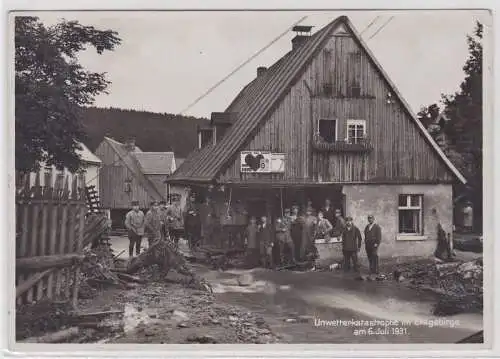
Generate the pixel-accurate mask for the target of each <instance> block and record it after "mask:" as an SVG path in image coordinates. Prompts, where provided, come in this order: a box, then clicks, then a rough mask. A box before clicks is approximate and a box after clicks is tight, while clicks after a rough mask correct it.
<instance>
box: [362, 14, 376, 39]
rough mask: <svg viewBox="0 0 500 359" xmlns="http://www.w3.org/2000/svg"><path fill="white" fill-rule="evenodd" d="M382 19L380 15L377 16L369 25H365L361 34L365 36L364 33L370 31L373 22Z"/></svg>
mask: <svg viewBox="0 0 500 359" xmlns="http://www.w3.org/2000/svg"><path fill="white" fill-rule="evenodd" d="M378 19H380V15H378V16H376V17H375V18H374V19H373V20H372V21H371V22H370V23H369V24H368V26H367V27H365V29H364V30H363V31H361V33H360V34H359V35H360V36H363V34H364V33H365V32H366V31H368V30H369V29H370V27H372V26H373V24H375V22H376V21H377V20H378Z"/></svg>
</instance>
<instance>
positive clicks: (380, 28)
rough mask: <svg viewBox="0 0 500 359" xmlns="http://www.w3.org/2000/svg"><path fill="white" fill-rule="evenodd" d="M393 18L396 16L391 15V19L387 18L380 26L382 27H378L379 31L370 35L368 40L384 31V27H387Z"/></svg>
mask: <svg viewBox="0 0 500 359" xmlns="http://www.w3.org/2000/svg"><path fill="white" fill-rule="evenodd" d="M392 19H394V16H391V17H390V18H389V20H387V21H386V22H385V23H384V24H383V25H382V26H380V27H379V28H378V29H377V31H375V33H374V34H373V35H372V36H370V37H369V38H368V40H371V39H373V38H374V37H375V36H376V35H377V34H378V33H379V32H380V31H382V29H383V28H384V27H386V26H387V24H389V23H390V22H391V20H392Z"/></svg>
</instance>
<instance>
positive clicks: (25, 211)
mask: <svg viewBox="0 0 500 359" xmlns="http://www.w3.org/2000/svg"><path fill="white" fill-rule="evenodd" d="M18 206H21V209H22V217H21V218H20V222H21V223H20V227H21V230H22V233H21V237H20V241H21V244H20V248H19V257H21V258H22V257H25V256H26V255H27V254H28V252H27V247H28V238H29V228H30V227H29V225H28V223H29V216H28V215H29V205H28V204H26V203H23V204H18ZM18 220H19V218H18ZM16 273H17V272H16ZM16 276H17V274H16ZM26 279H28V276H27V275H20V276H19V281H18V283H19V284H21V283H22V282H24V281H25V280H26ZM23 301H24V300H23V298H19V304H21V303H22V302H23Z"/></svg>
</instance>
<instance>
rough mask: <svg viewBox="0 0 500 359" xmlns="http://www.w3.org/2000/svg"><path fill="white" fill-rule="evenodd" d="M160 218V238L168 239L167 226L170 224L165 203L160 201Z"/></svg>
mask: <svg viewBox="0 0 500 359" xmlns="http://www.w3.org/2000/svg"><path fill="white" fill-rule="evenodd" d="M160 216H161V222H162V226H161V237H162V238H164V239H165V238H168V237H169V231H168V224H169V222H170V220H169V219H170V218H169V215H168V208H167V202H166V201H160Z"/></svg>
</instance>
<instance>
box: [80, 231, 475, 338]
mask: <svg viewBox="0 0 500 359" xmlns="http://www.w3.org/2000/svg"><path fill="white" fill-rule="evenodd" d="M127 244H128V242H127V240H126V239H125V238H119V239H114V240H113V248H114V251H115V253H119V252H120V251H121V250H123V249H126V248H127ZM126 252H127V251H126ZM123 256H124V257H127V253H124V254H123ZM197 271H198V272H199V273H200V274H201V275H202V276H203V277H205V278H206V279H207V280H208V281H209V282H210V283H211V284H212V287H213V290H214V295H213V296H208V295H206V294H203V293H201V292H196V291H189V290H187V289H185V288H182V287H181V286H177V285H173V284H171V283H170V284H168V283H167V284H162V283H148V284H146V285H143V286H141V287H139V288H137V289H133V290H128V291H110V292H109V293H108V294H103V296H104V297H106V296H108V298H107V299H106V298H105V299H96V300H93V301H91V302H89V303H88V305H89V310H90V309H93V310H95V309H96V308H97V307H99V308H104V309H115V308H121V309H123V311H124V313H123V317H122V318H121V319H120V320H121V325H122V326H123V330H124V333H123V334H121V335H120V336H118V337H110V338H107V339H106V340H105V342H109V343H189V342H192V341H194V339H193V338H196V337H198V338H203V337H205V339H203V340H206V341H205V342H218V343H237V342H241V343H244V342H247V343H249V342H262V343H266V342H267V343H271V342H276V341H279V342H282V343H283V342H284V343H455V342H456V341H458V340H460V339H462V338H464V337H466V336H468V335H470V334H472V333H475V332H477V331H479V330H481V329H482V326H483V325H482V320H483V318H482V315H480V314H461V315H455V316H448V317H436V316H434V315H432V314H431V312H432V307H433V304H434V303H435V301H436V296H435V294H432V293H429V292H421V291H417V290H414V289H411V288H408V287H407V286H404V285H402V284H400V283H397V282H394V281H382V282H377V281H374V282H369V281H358V280H356V279H355V278H354V277H352V276H346V275H344V274H343V273H341V272H335V271H334V272H292V271H270V270H264V269H255V270H251V271H243V270H229V271H225V272H221V271H213V270H208V269H206V268H204V267H203V266H198V268H197ZM242 274H250V275H251V277H252V280H251V281H250V282H249V283H247V284H248V285H245V286H241V285H239V284H238V277H240V276H241V275H242ZM101 302H102V303H101ZM106 303H107V304H106ZM272 333H274V334H272Z"/></svg>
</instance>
